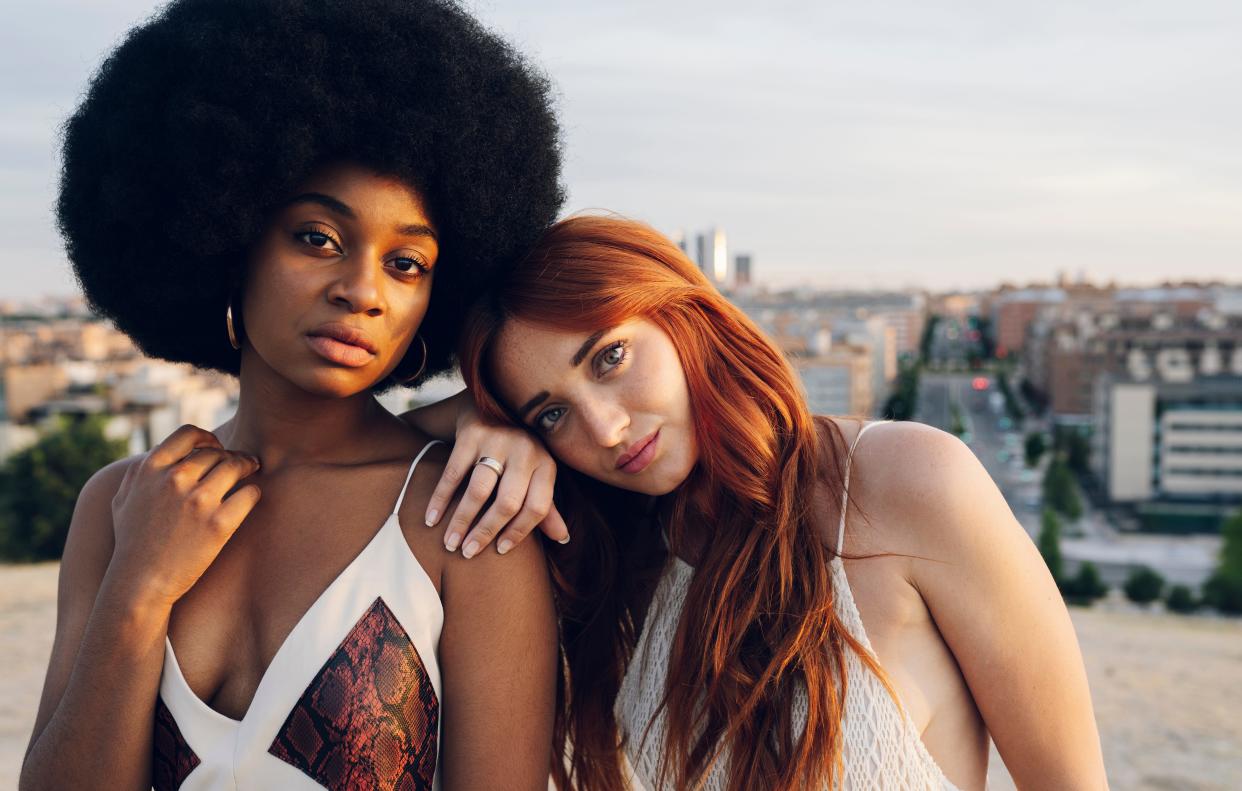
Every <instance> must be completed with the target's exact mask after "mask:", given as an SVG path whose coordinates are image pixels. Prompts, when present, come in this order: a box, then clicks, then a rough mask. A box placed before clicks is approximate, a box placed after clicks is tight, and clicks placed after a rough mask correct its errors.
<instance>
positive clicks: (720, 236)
mask: <svg viewBox="0 0 1242 791" xmlns="http://www.w3.org/2000/svg"><path fill="white" fill-rule="evenodd" d="M709 265H710V266H711V269H710V270H709V271H708V273H707V276H708V277H710V278H711V279H712V282H713V283H715V284H716V285H724V284H725V283H727V282H729V250H728V243H727V242H726V241H725V232H724V229H723V228H713V229H712V232H711V258H710V259H709Z"/></svg>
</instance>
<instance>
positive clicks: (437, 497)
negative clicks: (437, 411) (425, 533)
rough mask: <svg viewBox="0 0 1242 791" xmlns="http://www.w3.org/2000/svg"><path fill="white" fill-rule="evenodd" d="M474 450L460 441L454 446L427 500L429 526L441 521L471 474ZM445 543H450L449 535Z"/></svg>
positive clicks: (472, 446)
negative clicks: (441, 517) (463, 482)
mask: <svg viewBox="0 0 1242 791" xmlns="http://www.w3.org/2000/svg"><path fill="white" fill-rule="evenodd" d="M474 451H475V447H474V445H473V444H469V445H467V444H466V443H458V444H456V445H454V446H453V452H452V453H450V454H449V460H448V463H447V464H445V465H444V472H442V473H440V482H439V483H437V484H436V488H435V491H433V492H432V493H431V499H430V500H428V501H427V514H426V516H425V518H424V521H425V522H426V523H427V527H435V526H436V523H437V522H439V521H440V516H441V515H442V514H443V513H444V511H445V510H446V509H447V508H448V504H449V503H450V502H451V501H452V499H453V495H455V494H457V490H458V489H459V488H461V484H462V481H464V480H466V476H467V475H469V474H470V465H471V464H472V463H473V460H474ZM445 543H446V544H447V543H448V539H447V537H446V539H445ZM454 549H456V547H454Z"/></svg>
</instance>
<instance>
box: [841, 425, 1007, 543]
mask: <svg viewBox="0 0 1242 791" xmlns="http://www.w3.org/2000/svg"><path fill="white" fill-rule="evenodd" d="M847 426H848V424H843V426H842V430H843V433H845V434H846V437H847V439H849V441H851V442H852V441H853V435H852V434H851V433H850V432H849V431H848V430H847ZM856 432H857V429H856V428H855V429H854V433H856ZM850 478H851V480H850V493H851V496H852V497H853V498H854V500H855V501H856V502H857V503H858V504H859V505H860V507H861V510H862V511H863V512H864V513H865V514H866V515H867V516H868V520H867V521H868V522H869V523H871V524H873V525H891V526H893V528H895V529H899V531H900V533H899V534H894V533H893V532H892V531H888V533H887V535H888V537H889V538H890V539H891V540H892V541H894V542H898V543H899V544H900V547H899V548H897V549H896V550H895V551H903V552H908V553H910V554H916V555H923V556H927V555H928V554H929V553H930V554H931V555H932V556H935V555H938V554H940V553H941V552H942V551H943V550H944V548H945V546H946V541H950V540H953V539H954V534H958V535H957V536H956V538H957V539H962V538H966V537H967V536H966V535H964V534H966V533H969V532H970V531H972V530H975V529H977V527H978V526H979V525H980V522H981V520H980V518H979V517H980V516H981V515H982V513H981V510H980V509H990V510H991V511H992V514H993V518H994V517H995V516H996V515H997V514H999V513H1002V512H1003V514H1004V515H1009V509H1008V506H1007V505H1006V504H1005V501H1004V498H1003V497H1002V496H1001V493H1000V491H999V490H998V489H997V487H996V484H995V483H993V481H992V479H991V477H990V476H989V475H988V473H987V471H986V470H985V469H984V467H983V465H982V464H980V463H979V460H978V458H976V457H975V454H974V452H972V451H971V450H970V448H969V447H967V446H966V445H965V443H963V442H962V441H961V440H960V439H958V438H957V437H955V436H953V435H952V434H950V433H948V432H945V431H941V430H940V429H937V428H933V427H932V426H928V425H925V424H922V423H914V422H906V421H903V422H893V423H883V424H878V425H874V426H872V427H871V428H869V429H868V430H867V432H866V434H865V435H864V436H863V437H862V439H861V440H860V441H859V442H858V446H857V448H856V449H855V451H854V458H853V463H852V465H851V474H850ZM998 509H999V510H998ZM1010 518H1012V517H1010ZM983 521H991V519H990V518H989V519H986V520H983Z"/></svg>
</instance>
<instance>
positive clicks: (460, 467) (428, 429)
mask: <svg viewBox="0 0 1242 791" xmlns="http://www.w3.org/2000/svg"><path fill="white" fill-rule="evenodd" d="M401 417H402V419H403V420H405V421H406V422H407V423H409V424H411V425H412V426H414V427H415V428H417V429H419V430H420V431H423V432H424V433H426V434H430V435H431V436H433V437H435V438H437V439H443V440H453V442H454V444H453V453H452V455H451V456H450V457H449V461H448V464H447V465H445V467H444V473H443V474H442V475H441V477H440V482H439V483H438V484H437V485H436V489H435V491H434V492H433V493H432V495H431V500H430V502H428V503H427V513H426V516H425V518H424V521H425V522H426V523H427V526H428V527H434V526H435V525H436V524H437V523H438V522H439V520H440V517H441V516H442V515H444V514H445V513H446V512H447V511H448V504H449V501H450V500H451V499H452V498H453V495H454V494H455V493H456V492H457V491H458V489H460V488H461V487H462V486H463V485H465V486H466V490H465V493H464V494H463V496H462V498H461V501H460V502H459V503H458V504H457V507H456V510H455V511H454V512H453V516H452V518H450V519H449V523H448V527H447V528H446V529H445V532H444V547H445V549H447V550H448V551H449V552H455V551H456V550H457V548H458V547H459V546H460V547H461V548H462V555H463V556H464V557H466V558H467V559H469V558H472V557H474V556H475V555H477V554H479V553H480V552H481V551H483V549H484V548H486V547H487V545H488V544H490V543H491V542H492V540H493V539H495V540H496V549H497V551H499V552H500V554H502V555H503V554H505V553H506V552H508V551H509V550H510V549H512V548H513V547H514V546H516V545H518V544H520V543H522V541H523V540H525V538H526V537H527V536H528V535H529V534H530V532H531V531H532V530H533V529H534V528H535V526H536V525H538V526H539V528H540V529H541V530H543V532H544V534H546V535H547V536H548V538H550V539H552V540H553V541H557V542H560V543H562V544H564V543H566V542H568V541H569V528H567V527H566V526H565V520H564V519H562V518H561V515H560V512H559V511H557V510H556V505H555V504H554V503H553V502H552V491H553V488H554V485H555V483H556V462H555V461H554V460H553V459H552V456H551V455H550V454H549V453H548V451H547V449H546V448H544V446H543V444H542V443H540V442H539V441H538V440H536V439H535V438H534V437H532V436H531V435H530V433H529V432H527V431H525V430H523V429H520V428H515V427H513V426H499V425H495V424H492V423H485V422H484V421H483V420H482V418H480V417H479V413H478V412H477V411H475V408H474V402H473V401H472V400H471V399H470V398H469V394H468V392H467V391H465V390H462V391H461V392H460V393H458V394H457V395H455V396H451V397H449V398H446V399H444V400H443V401H439V402H437V403H435V404H431V405H429V406H424V407H419V408H418V409H414V410H411V411H409V412H406V413H405V414H403V415H402V416H401ZM481 456H489V457H491V458H493V459H496V460H497V461H499V462H500V463H501V464H503V465H504V474H503V475H501V476H498V475H497V474H496V473H495V472H494V471H492V470H491V469H489V468H487V467H482V466H478V465H477V464H476V463H477V462H478V460H479V457H481ZM493 492H494V493H495V501H494V502H493V503H492V505H491V507H490V508H488V509H487V511H486V512H485V513H484V511H483V507H484V506H485V505H487V502H488V499H489V498H491V497H492V494H493ZM480 513H482V514H483V515H482V516H481V517H479V514H480ZM476 517H479V518H478V521H477V523H476V522H475V518H476ZM472 524H473V525H474V527H473V529H472V528H471V525H472Z"/></svg>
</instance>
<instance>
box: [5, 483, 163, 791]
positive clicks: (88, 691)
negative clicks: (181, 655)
mask: <svg viewBox="0 0 1242 791" xmlns="http://www.w3.org/2000/svg"><path fill="white" fill-rule="evenodd" d="M133 461H134V460H133V459H126V460H124V461H121V462H116V463H114V464H111V465H109V466H108V467H105V468H104V469H102V470H100V471H99V472H97V473H96V474H95V475H94V476H93V477H92V478H91V479H90V481H88V482H87V484H86V486H85V487H83V489H82V493H81V494H80V495H79V497H78V503H77V505H76V506H75V508H74V513H73V520H72V523H71V526H70V528H69V535H68V539H67V540H66V542H65V551H64V556H63V558H62V560H61V567H60V580H59V587H58V591H57V599H56V637H55V640H54V642H53V644H52V657H51V660H50V661H49V663H48V669H47V677H46V679H45V680H44V684H43V695H42V697H41V699H40V701H39V713H38V715H37V717H36V719H35V726H34V732H33V734H32V736H31V741H30V746H29V747H28V748H27V751H26V760H25V762H24V764H23V766H22V774H21V780H20V787H21V788H22V789H35V788H75V787H83V788H84V787H89V786H90V784H91V783H92V782H93V780H94V779H97V778H100V777H111V778H114V779H115V782H116V785H117V787H118V788H142V787H144V786H145V787H149V786H150V782H149V776H148V767H149V765H150V748H151V736H150V731H151V723H152V722H153V716H154V707H155V691H156V687H157V686H158V685H159V678H160V662H161V660H162V659H163V648H164V646H163V642H162V641H163V637H164V634H165V631H166V629H167V625H168V609H167V608H159V607H144V606H142V605H141V604H140V603H139V601H138V600H137V598H136V597H135V596H134V595H133V591H132V590H127V586H126V585H125V584H124V581H122V580H119V579H116V578H115V577H113V578H111V579H109V578H108V575H107V569H108V562H109V559H110V558H111V556H112V548H113V536H112V512H111V509H112V498H113V496H114V495H115V494H116V492H117V489H118V488H120V485H121V479H122V477H123V476H124V474H125V471H126V469H128V467H129V465H130V464H132V463H133Z"/></svg>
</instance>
